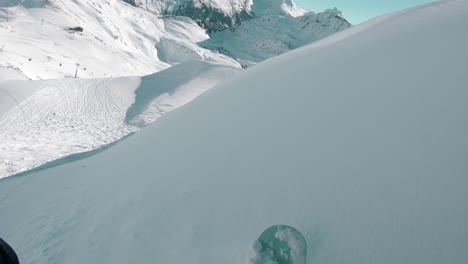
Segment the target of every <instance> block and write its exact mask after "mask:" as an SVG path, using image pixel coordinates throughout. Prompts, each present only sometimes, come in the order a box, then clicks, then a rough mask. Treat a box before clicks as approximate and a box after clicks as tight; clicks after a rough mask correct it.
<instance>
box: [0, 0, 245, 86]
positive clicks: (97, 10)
mask: <svg viewBox="0 0 468 264" xmlns="http://www.w3.org/2000/svg"><path fill="white" fill-rule="evenodd" d="M41 3H42V4H45V5H40V6H42V8H30V9H25V8H22V7H21V6H20V7H18V6H16V7H9V8H0V39H2V40H4V41H2V43H0V67H9V68H14V69H18V70H20V71H22V72H23V73H24V75H26V76H27V77H29V78H30V79H48V78H64V77H74V76H75V72H76V64H77V63H78V64H80V66H79V68H78V77H82V78H102V77H111V76H129V75H140V76H141V75H147V74H151V73H154V72H158V71H160V70H162V69H165V68H168V67H170V66H171V65H173V64H175V63H180V62H184V61H187V60H193V59H194V58H197V59H200V60H207V61H213V62H218V63H220V64H225V65H231V66H236V67H240V66H239V64H238V63H237V62H236V61H235V60H233V59H231V58H229V57H227V56H224V55H222V54H219V53H217V52H212V51H210V50H206V49H202V48H200V47H199V46H198V45H197V44H196V43H197V42H199V41H203V40H205V39H208V38H209V36H208V35H207V34H206V33H205V31H204V30H203V29H202V28H200V27H199V26H197V25H196V24H195V23H194V22H193V21H192V20H190V19H185V18H176V17H172V18H167V19H160V18H159V16H158V15H157V14H154V13H151V12H149V11H146V10H144V9H141V8H136V7H133V6H131V5H128V4H126V3H124V2H123V1H117V0H83V1H69V0H48V1H44V2H41ZM21 4H22V5H24V6H28V7H29V6H31V5H32V4H38V5H39V2H36V1H29V2H21ZM77 27H80V28H81V29H82V31H77V30H70V29H67V28H77ZM161 40H164V41H171V42H173V43H175V44H176V45H178V46H184V47H185V49H184V50H180V51H178V50H176V49H172V48H171V47H167V48H168V50H166V49H164V48H166V47H163V46H161V45H160V46H158V49H157V48H156V47H155V44H156V43H158V42H160V41H161ZM188 53H189V54H188ZM161 54H164V56H161ZM187 54H188V55H189V56H187ZM169 55H174V56H176V58H170V57H169ZM162 58H166V59H168V61H165V60H164V59H162ZM169 61H170V62H169Z"/></svg>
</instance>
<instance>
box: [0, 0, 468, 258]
mask: <svg viewBox="0 0 468 264" xmlns="http://www.w3.org/2000/svg"><path fill="white" fill-rule="evenodd" d="M467 12H468V3H467V2H466V1H464V0H453V1H442V2H435V3H431V4H428V5H424V6H421V7H418V8H414V9H410V10H406V11H402V12H398V13H395V14H391V15H388V16H385V17H381V18H377V19H374V20H372V21H369V22H367V23H364V24H361V25H359V26H357V27H355V28H352V29H350V30H346V31H343V32H341V33H338V34H336V35H334V36H333V37H330V38H327V39H324V40H322V41H319V42H317V43H316V44H314V45H309V46H306V47H304V48H301V49H298V50H295V51H292V52H290V53H288V54H285V55H284V56H279V57H277V58H273V59H271V60H268V61H266V62H264V63H262V64H259V65H257V66H256V67H253V68H251V69H249V70H247V71H246V72H244V73H243V74H241V75H238V76H237V77H235V79H233V80H232V81H230V82H229V83H225V84H223V85H221V86H218V87H217V88H214V89H212V90H211V91H209V92H207V93H205V94H204V95H203V96H202V97H200V98H199V99H198V100H195V101H194V102H192V103H190V104H188V105H186V106H185V107H182V108H180V109H179V110H177V111H174V112H172V113H171V114H170V115H166V116H165V117H163V118H161V119H160V120H159V122H157V123H155V124H154V125H152V126H148V127H147V128H146V129H145V130H143V131H142V132H140V133H138V134H136V135H135V136H133V137H130V138H129V139H127V140H125V141H123V142H121V143H119V144H118V145H117V146H115V147H114V148H111V149H109V150H107V151H105V152H102V153H101V154H99V155H96V156H93V157H91V158H89V159H86V160H81V161H78V162H74V163H70V164H67V165H64V166H60V167H55V168H52V169H48V170H45V171H41V172H36V173H34V174H30V175H26V176H22V177H13V178H7V179H4V180H2V181H1V182H0V215H1V221H0V235H1V236H2V237H3V238H5V239H6V240H7V241H9V242H10V243H11V244H12V245H13V247H14V248H15V249H17V251H18V253H19V255H20V258H21V260H22V261H23V262H24V263H129V262H133V263H149V262H151V263H228V264H230V263H233V264H234V263H236V264H238V263H245V261H246V260H247V259H248V257H249V253H248V248H247V247H248V245H249V244H250V243H251V242H252V241H253V240H254V239H256V238H257V237H258V236H259V235H260V234H261V232H262V231H263V230H264V229H266V228H268V227H269V226H271V225H274V224H287V225H291V226H293V227H295V228H297V229H298V230H300V231H301V232H302V233H303V234H304V236H305V238H306V239H307V244H308V250H307V252H308V254H309V255H308V258H307V263H309V264H310V263H317V264H323V263H349V264H358V263H359V264H367V263H368V264H375V263H379V264H390V263H391V264H394V263H412V264H413V263H424V264H440V263H453V264H464V263H467V261H468V251H466V248H467V247H468V224H467V223H468V205H467V203H466V201H467V200H468V190H467V186H468V178H467V175H468V160H467V159H468V153H467V151H468V140H467V137H466V135H467V132H468V125H467V124H468V115H467V113H468V104H466V98H467V96H468V90H467V89H466V84H467V83H468V75H467V74H466V69H467V68H468V65H467V63H468V58H467V56H468V54H467V52H466V47H467V46H468V36H467V35H466V34H462V32H464V30H465V25H466V24H467V23H468V21H467V20H468V16H466V13H467ZM435 30H437V34H434V31H435Z"/></svg>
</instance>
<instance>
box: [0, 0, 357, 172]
mask: <svg viewBox="0 0 468 264" xmlns="http://www.w3.org/2000/svg"><path fill="white" fill-rule="evenodd" d="M1 1H2V2H0V4H1V5H0V6H2V7H3V8H0V21H1V22H0V39H1V40H2V42H1V43H0V89H1V90H0V94H1V97H0V101H1V102H2V104H3V106H2V107H0V177H6V176H10V175H15V174H17V173H20V172H23V171H26V170H29V169H32V168H35V167H38V166H42V165H44V164H46V163H48V162H51V161H55V160H61V159H64V158H66V157H67V156H69V155H75V154H77V153H83V152H89V151H93V150H95V149H98V148H101V147H103V146H106V145H109V144H111V143H113V142H115V141H117V140H119V139H121V138H123V137H125V136H127V135H129V134H131V133H133V132H136V131H139V130H140V128H141V126H142V125H146V124H148V123H150V122H151V121H154V120H156V119H157V118H159V117H160V116H161V115H162V114H164V113H166V112H168V111H170V110H172V109H174V108H176V107H178V106H181V105H183V104H185V103H187V102H189V101H190V100H192V99H194V98H195V97H197V96H198V95H200V94H201V93H202V92H204V91H206V90H208V89H209V88H211V87H213V86H214V85H216V84H218V83H219V82H221V81H222V80H225V79H227V77H228V76H231V75H234V73H237V72H238V69H240V68H241V66H242V67H245V66H250V65H253V64H255V63H257V62H259V61H261V60H263V59H266V58H269V57H272V56H276V55H278V54H280V53H283V52H286V51H289V50H291V49H294V48H296V47H299V46H302V45H305V44H307V43H310V42H312V41H315V40H317V39H319V38H323V37H325V36H327V35H330V34H333V33H335V32H337V31H340V30H343V29H345V28H346V27H347V26H349V24H343V25H345V26H342V25H341V24H338V22H340V23H343V21H345V20H344V19H342V18H341V17H340V16H338V13H337V11H336V12H335V11H334V12H330V11H327V12H325V13H322V14H312V13H308V14H306V15H304V16H300V17H294V15H299V13H300V12H299V11H297V10H299V9H298V8H297V6H296V5H295V4H294V3H293V2H285V3H286V4H285V3H282V2H281V1H280V2H281V3H280V2H277V3H276V5H274V6H272V7H270V8H271V12H270V13H268V14H267V13H264V14H263V15H264V16H260V15H256V16H255V17H250V18H249V20H246V21H243V22H242V23H241V24H240V25H239V26H233V27H232V28H231V29H230V30H224V31H222V32H216V33H215V32H214V31H213V32H212V38H213V41H212V42H209V41H208V40H209V39H210V36H209V35H208V34H207V33H206V31H205V29H203V28H201V27H200V26H199V25H197V23H195V22H194V21H193V20H192V19H191V18H188V17H181V16H172V15H170V16H161V15H160V14H159V13H158V12H157V10H153V9H151V8H149V7H151V6H152V5H151V2H146V1H145V4H146V5H142V2H135V3H133V2H128V1H121V0H81V1H68V0H47V1H46V0H42V1H40V0H26V1H9V0H8V1H5V0H1ZM186 2H188V1H185V2H184V1H179V2H177V3H186ZM155 3H156V2H152V4H153V7H154V5H155ZM174 3H175V2H174V1H172V2H170V1H166V2H164V4H165V10H166V11H165V12H169V11H170V10H175V9H174V8H175V7H176V6H175V4H174ZM203 3H205V4H210V8H217V9H216V10H221V11H220V12H223V14H226V15H227V16H229V17H234V16H235V12H237V11H239V12H240V11H242V10H244V11H245V12H248V13H249V14H253V12H254V11H255V12H257V13H259V12H258V11H256V8H258V5H261V3H262V1H261V0H255V1H254V2H253V3H250V4H249V2H238V1H227V2H226V1H208V2H207V1H205V2H203ZM227 3H229V5H227ZM239 3H242V5H240V4H239ZM272 3H273V2H272ZM171 4H172V6H171ZM236 4H237V5H236ZM245 6H247V7H248V8H247V9H242V8H244V7H245ZM171 8H173V9H171ZM288 8H289V9H288ZM229 10H231V11H229ZM281 10H283V11H281ZM284 10H286V11H287V10H290V11H291V12H289V13H288V12H286V11H284ZM294 10H296V11H297V12H296V13H294V12H293V11H294ZM224 12H225V13H224ZM229 12H230V13H229ZM276 12H280V13H276ZM317 21H318V22H317ZM273 27H274V28H276V31H273V30H271V29H272V28H273ZM268 31H270V34H269V32H268ZM274 32H276V34H275V33H274ZM272 33H273V34H272ZM252 36H255V38H254V39H252ZM224 38H225V39H231V41H228V42H223V41H216V40H219V39H221V40H223V39H224ZM200 43H201V44H200ZM229 43H231V44H229ZM285 43H287V45H285ZM249 45H250V46H251V47H252V48H251V49H250V50H249V49H247V46H249ZM235 46H237V47H238V49H236V48H235ZM203 47H205V48H203ZM203 65H212V66H210V67H205V66H203ZM173 67H174V69H172V68H173ZM196 67H200V69H194V68H196ZM168 68H169V70H167V71H162V70H165V69H168ZM220 69H222V70H220ZM227 69H228V70H227ZM161 71H162V72H161ZM219 72H221V73H219ZM222 72H229V74H222ZM191 73H194V74H191ZM159 74H161V75H159ZM75 76H77V77H79V78H89V79H93V78H106V79H98V80H69V78H70V77H75ZM122 76H137V77H134V78H124V79H115V77H122ZM141 76H146V77H141ZM150 76H160V77H154V78H151V77H150ZM111 77H114V78H111ZM51 78H57V79H56V80H49V79H51ZM63 78H66V79H68V80H63ZM109 78H110V79H109ZM160 78H162V79H163V80H164V81H162V82H161V83H158V82H160V80H161V79H160ZM170 78H174V80H173V81H170V80H169V79H170ZM11 79H38V80H47V81H40V82H26V81H22V82H16V81H8V80H11ZM148 79H151V80H153V79H154V80H155V81H153V82H146V81H145V82H143V81H142V80H148ZM2 81H4V82H2ZM120 82H121V83H123V84H124V85H120ZM141 83H144V84H141ZM161 84H164V85H165V86H164V87H162V86H161ZM141 86H145V87H152V88H151V89H152V90H153V93H154V94H155V95H152V96H149V97H148V98H147V100H149V101H148V102H147V103H146V104H144V105H143V106H140V107H142V108H143V109H140V110H141V113H137V114H134V120H129V119H128V118H127V114H128V112H132V111H133V110H132V109H134V108H131V107H130V106H131V105H132V104H133V103H134V102H136V101H138V98H137V94H136V93H137V91H140V90H139V89H138V87H141ZM16 87H22V88H16ZM148 89H149V88H148ZM151 89H150V90H151ZM181 89H182V90H183V91H184V92H183V93H181V92H176V91H179V90H181ZM156 95H157V96H156ZM168 96H169V98H170V99H169V101H168V100H166V99H167V97H168ZM101 108H103V109H101Z"/></svg>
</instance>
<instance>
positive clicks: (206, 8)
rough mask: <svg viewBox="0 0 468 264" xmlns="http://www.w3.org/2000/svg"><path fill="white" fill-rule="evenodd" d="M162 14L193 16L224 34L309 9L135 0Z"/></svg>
mask: <svg viewBox="0 0 468 264" xmlns="http://www.w3.org/2000/svg"><path fill="white" fill-rule="evenodd" d="M136 5H137V6H141V7H143V8H145V9H148V10H151V11H152V12H155V13H159V14H161V13H162V14H172V15H178V16H186V17H190V18H192V19H193V20H195V21H197V23H198V24H199V25H201V26H203V27H204V28H206V29H207V30H208V31H209V32H213V31H221V30H225V29H227V28H232V27H233V26H235V25H238V24H240V23H242V22H243V21H246V20H249V19H251V18H253V17H256V16H267V15H268V16H269V15H275V16H277V15H286V16H301V15H304V14H305V13H306V12H307V10H305V9H303V8H301V7H299V6H297V5H296V3H294V1H292V0H136Z"/></svg>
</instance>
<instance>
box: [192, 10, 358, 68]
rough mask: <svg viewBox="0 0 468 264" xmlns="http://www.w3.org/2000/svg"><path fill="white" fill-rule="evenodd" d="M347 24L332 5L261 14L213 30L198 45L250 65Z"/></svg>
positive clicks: (347, 25)
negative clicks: (292, 12)
mask: <svg viewBox="0 0 468 264" xmlns="http://www.w3.org/2000/svg"><path fill="white" fill-rule="evenodd" d="M350 26H351V24H350V23H349V22H348V21H347V20H346V19H345V18H343V17H342V15H341V12H340V11H339V10H338V9H336V8H335V9H328V10H325V11H324V12H322V13H312V12H309V13H307V14H305V15H303V16H299V17H293V16H277V15H269V16H261V17H255V18H252V19H250V20H248V21H244V22H242V24H240V25H236V26H234V27H233V28H232V29H231V30H224V31H219V32H214V33H212V34H210V38H209V39H206V40H205V41H203V42H202V43H200V45H201V46H202V47H206V48H208V49H212V50H217V51H219V52H220V53H224V54H226V55H228V56H230V57H233V58H236V59H237V60H238V61H239V62H240V63H241V64H242V65H243V66H250V65H253V64H255V63H258V62H261V61H263V60H265V59H268V58H271V57H274V56H277V55H280V54H282V53H285V52H287V51H290V50H293V49H296V48H299V47H302V46H304V45H306V44H309V43H312V42H314V41H317V40H320V39H322V38H324V37H327V36H330V35H332V34H335V33H336V32H340V31H342V30H345V29H348V28H349V27H350Z"/></svg>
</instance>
